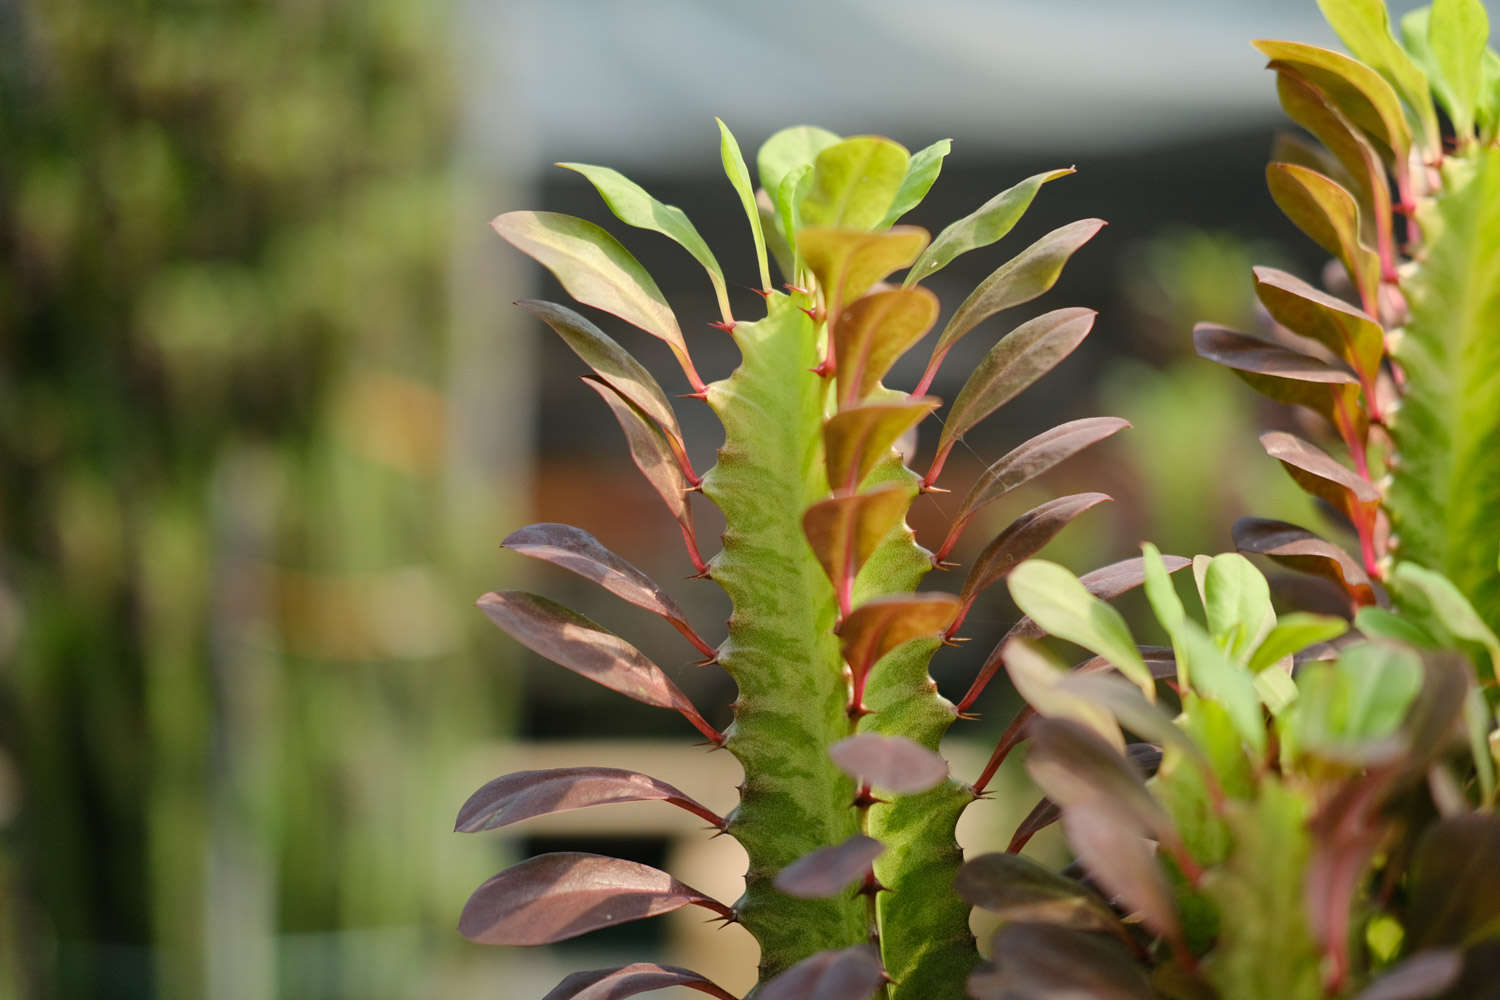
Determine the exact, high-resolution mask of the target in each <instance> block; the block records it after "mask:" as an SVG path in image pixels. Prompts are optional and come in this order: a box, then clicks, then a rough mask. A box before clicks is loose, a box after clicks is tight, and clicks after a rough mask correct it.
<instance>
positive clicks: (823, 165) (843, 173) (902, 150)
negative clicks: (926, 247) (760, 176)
mask: <svg viewBox="0 0 1500 1000" xmlns="http://www.w3.org/2000/svg"><path fill="white" fill-rule="evenodd" d="M910 162H911V154H910V153H908V152H907V151H906V147H904V146H902V145H901V144H900V143H896V142H892V141H891V140H889V139H884V138H881V137H878V136H867V135H861V136H855V137H854V138H852V139H845V140H844V141H842V142H838V143H835V144H834V145H832V146H829V147H828V148H827V149H824V150H823V151H822V152H820V153H818V156H817V159H815V160H814V161H813V172H812V186H811V187H810V188H809V189H808V191H807V194H806V195H804V196H802V197H801V200H800V203H799V205H798V208H799V210H800V212H801V216H802V221H803V223H804V224H805V225H808V226H827V227H830V228H837V229H863V230H872V229H874V228H875V227H877V226H879V225H880V223H881V221H882V220H883V219H884V218H885V214H886V212H888V211H890V208H891V205H892V204H893V203H894V202H895V200H896V192H897V191H899V190H901V182H902V181H903V180H905V178H906V167H907V164H908V163H910Z"/></svg>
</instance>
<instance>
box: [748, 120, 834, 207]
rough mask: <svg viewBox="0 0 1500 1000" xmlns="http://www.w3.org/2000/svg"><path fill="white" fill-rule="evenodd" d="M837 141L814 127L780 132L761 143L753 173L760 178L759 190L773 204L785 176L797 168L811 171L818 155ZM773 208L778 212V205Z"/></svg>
mask: <svg viewBox="0 0 1500 1000" xmlns="http://www.w3.org/2000/svg"><path fill="white" fill-rule="evenodd" d="M838 141H839V137H838V136H837V135H835V134H833V133H832V132H830V131H828V130H827V129H823V128H818V127H817V126H815V125H794V126H792V127H791V128H784V129H782V130H781V131H780V132H777V133H776V134H775V135H773V136H771V137H770V138H769V139H767V140H766V141H765V142H764V143H762V144H761V147H760V150H759V152H757V153H756V154H755V171H756V174H757V175H759V177H760V186H761V187H763V188H765V189H766V192H767V193H769V194H770V195H771V198H772V200H773V201H774V200H775V199H776V198H777V196H778V192H780V190H781V182H782V180H783V179H784V178H785V177H786V175H787V174H790V173H792V172H793V171H795V170H796V169H797V168H798V167H811V166H812V165H813V161H814V160H816V159H817V158H818V154H819V153H821V152H822V151H823V150H825V149H827V148H828V147H829V146H832V145H833V144H834V143H836V142H838ZM776 208H777V211H778V212H780V211H781V205H780V204H779V203H778V204H777V206H776Z"/></svg>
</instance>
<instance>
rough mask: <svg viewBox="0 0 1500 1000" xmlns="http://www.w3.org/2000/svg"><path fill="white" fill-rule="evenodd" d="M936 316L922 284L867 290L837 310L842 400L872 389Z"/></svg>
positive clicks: (855, 398)
mask: <svg viewBox="0 0 1500 1000" xmlns="http://www.w3.org/2000/svg"><path fill="white" fill-rule="evenodd" d="M937 318H938V300H937V296H936V295H934V294H932V293H931V292H929V291H928V290H927V289H925V288H893V289H890V290H889V291H880V292H873V293H871V294H869V295H865V296H863V297H861V298H859V299H857V300H855V301H854V302H853V303H851V304H850V305H849V306H848V308H846V309H844V310H843V311H842V312H840V313H839V315H838V318H837V319H836V320H835V321H834V325H833V342H834V347H835V361H836V364H837V366H838V381H839V395H840V397H841V398H842V399H843V400H844V404H845V405H846V406H849V405H852V404H854V403H857V402H858V401H860V400H862V399H864V398H865V397H866V396H868V395H869V394H870V393H871V392H873V391H874V390H875V387H876V386H878V385H879V384H880V380H881V379H883V378H885V376H886V373H887V372H889V371H890V370H891V366H892V365H893V364H895V363H896V361H897V359H898V358H900V357H901V355H903V354H905V353H906V352H907V351H908V350H910V349H911V348H912V346H913V345H915V344H916V342H917V341H919V340H921V339H922V338H923V337H924V336H925V335H926V334H927V331H928V330H930V329H932V324H934V323H936V322H937Z"/></svg>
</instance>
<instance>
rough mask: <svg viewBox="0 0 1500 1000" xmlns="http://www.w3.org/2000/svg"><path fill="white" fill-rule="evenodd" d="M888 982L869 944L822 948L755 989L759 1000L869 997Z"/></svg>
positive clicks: (831, 999) (857, 998) (867, 999)
mask: <svg viewBox="0 0 1500 1000" xmlns="http://www.w3.org/2000/svg"><path fill="white" fill-rule="evenodd" d="M884 982H885V968H884V967H883V966H882V965H881V964H880V956H878V955H877V954H875V949H873V948H871V947H870V946H869V945H863V944H860V945H854V946H853V947H850V948H844V949H842V950H840V951H820V952H818V953H817V954H815V955H812V956H810V957H808V958H804V959H803V960H802V961H800V962H798V963H797V964H796V965H794V966H792V967H791V968H790V969H787V970H786V971H785V972H783V973H782V974H781V975H779V976H777V977H776V978H775V979H772V980H771V981H769V982H766V983H762V984H761V985H760V986H759V987H757V988H756V991H755V1000H869V998H870V997H871V996H873V995H874V993H875V991H876V990H877V989H879V988H880V986H881V984H882V983H884Z"/></svg>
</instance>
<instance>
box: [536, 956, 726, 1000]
mask: <svg viewBox="0 0 1500 1000" xmlns="http://www.w3.org/2000/svg"><path fill="white" fill-rule="evenodd" d="M672 986H682V987H685V988H687V989H690V990H697V991H698V992H699V993H707V994H708V995H709V996H711V997H717V998H718V1000H736V997H735V995H734V994H733V993H730V992H729V991H728V990H725V989H724V988H723V987H722V986H718V985H715V984H714V983H712V982H710V981H709V980H708V979H705V978H704V977H703V976H700V975H699V974H698V973H696V972H693V971H692V970H691V969H682V968H678V967H677V966H675V965H657V964H656V963H655V962H636V963H634V964H632V965H626V966H622V967H621V968H618V969H592V970H589V971H588V972H575V973H573V974H572V975H571V976H569V977H568V978H566V979H564V980H563V981H562V982H560V983H558V984H557V985H556V986H554V987H553V988H552V990H551V992H549V993H548V994H547V995H546V996H544V997H542V1000H626V998H627V997H633V996H639V995H640V994H642V993H650V992H652V991H653V990H664V989H667V988H668V987H672Z"/></svg>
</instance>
